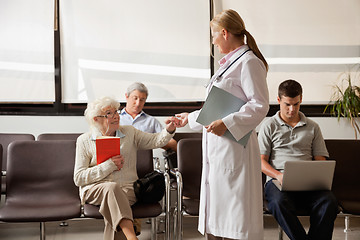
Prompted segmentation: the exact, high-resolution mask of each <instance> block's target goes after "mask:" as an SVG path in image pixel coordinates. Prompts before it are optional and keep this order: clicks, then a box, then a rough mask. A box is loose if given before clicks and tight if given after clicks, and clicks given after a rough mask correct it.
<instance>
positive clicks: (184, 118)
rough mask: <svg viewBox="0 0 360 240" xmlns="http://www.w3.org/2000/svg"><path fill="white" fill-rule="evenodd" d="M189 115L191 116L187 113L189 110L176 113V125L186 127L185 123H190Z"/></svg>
mask: <svg viewBox="0 0 360 240" xmlns="http://www.w3.org/2000/svg"><path fill="white" fill-rule="evenodd" d="M188 116H189V113H187V112H183V113H179V114H176V115H175V117H176V120H175V122H174V124H175V126H176V127H185V125H186V124H188Z"/></svg>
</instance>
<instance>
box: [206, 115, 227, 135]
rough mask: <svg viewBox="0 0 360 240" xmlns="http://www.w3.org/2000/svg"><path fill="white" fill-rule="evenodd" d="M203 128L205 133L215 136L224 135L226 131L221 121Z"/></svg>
mask: <svg viewBox="0 0 360 240" xmlns="http://www.w3.org/2000/svg"><path fill="white" fill-rule="evenodd" d="M205 128H206V129H207V130H206V131H207V132H211V133H213V134H215V135H217V136H222V135H224V133H225V132H226V130H227V127H226V126H225V124H224V122H223V121H222V120H221V119H219V120H216V121H213V122H212V123H210V124H209V125H207V126H205Z"/></svg>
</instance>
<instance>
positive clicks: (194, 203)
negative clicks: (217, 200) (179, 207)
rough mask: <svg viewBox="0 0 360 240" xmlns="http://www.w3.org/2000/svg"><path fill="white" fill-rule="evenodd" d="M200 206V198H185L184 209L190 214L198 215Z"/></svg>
mask: <svg viewBox="0 0 360 240" xmlns="http://www.w3.org/2000/svg"><path fill="white" fill-rule="evenodd" d="M199 206H200V200H199V199H183V207H184V211H185V212H186V213H187V214H189V215H192V216H198V215H199Z"/></svg>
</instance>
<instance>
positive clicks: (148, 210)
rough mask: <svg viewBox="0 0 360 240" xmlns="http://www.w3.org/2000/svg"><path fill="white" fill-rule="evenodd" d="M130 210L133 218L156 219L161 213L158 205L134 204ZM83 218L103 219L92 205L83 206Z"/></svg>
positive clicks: (97, 207)
mask: <svg viewBox="0 0 360 240" xmlns="http://www.w3.org/2000/svg"><path fill="white" fill-rule="evenodd" d="M131 209H132V212H133V217H134V218H152V217H157V216H159V215H160V214H161V213H162V208H161V205H160V203H135V204H134V205H133V206H132V207H131ZM84 216H85V217H89V218H96V219H102V218H103V216H102V215H101V214H100V212H99V206H95V205H92V204H85V205H84Z"/></svg>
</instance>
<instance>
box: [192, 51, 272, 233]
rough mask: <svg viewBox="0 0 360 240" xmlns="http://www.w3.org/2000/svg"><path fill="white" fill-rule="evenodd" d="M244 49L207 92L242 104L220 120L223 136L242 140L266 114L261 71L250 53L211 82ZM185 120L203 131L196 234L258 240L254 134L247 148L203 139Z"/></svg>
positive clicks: (259, 210) (257, 157) (258, 196)
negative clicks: (228, 96) (227, 94)
mask: <svg viewBox="0 0 360 240" xmlns="http://www.w3.org/2000/svg"><path fill="white" fill-rule="evenodd" d="M247 49H248V46H247V45H244V46H242V47H241V48H240V49H239V50H238V51H237V52H236V53H234V55H233V56H232V57H231V58H230V59H229V60H228V61H227V62H226V63H225V64H224V65H223V66H222V67H220V68H219V70H218V71H217V72H216V73H215V74H214V76H213V77H212V81H211V83H210V84H209V86H208V87H207V92H209V91H210V89H211V87H212V86H213V85H215V86H217V87H219V88H222V89H224V90H226V91H228V92H230V93H232V94H233V95H235V96H237V97H239V98H241V99H242V100H244V101H246V102H247V103H246V104H244V105H243V106H242V107H241V109H240V110H239V111H238V112H235V113H233V114H230V115H228V116H227V117H225V118H223V119H222V120H223V122H224V123H225V125H226V127H227V128H228V130H229V131H230V132H231V133H232V135H233V136H234V137H235V138H236V139H237V140H239V139H241V138H242V137H243V136H244V135H245V134H247V133H248V132H249V131H250V130H254V129H255V127H256V126H257V125H258V124H259V123H260V122H261V121H262V120H263V118H264V117H265V116H266V114H267V112H268V109H269V95H268V88H267V83H266V69H265V66H264V65H263V63H262V61H261V60H260V59H258V58H257V57H256V56H255V54H254V53H253V52H252V51H249V52H247V53H245V54H244V55H243V56H242V57H241V58H240V59H239V60H237V61H236V62H235V63H234V64H233V65H232V66H231V67H230V68H229V69H228V70H227V71H226V72H225V73H224V74H223V76H222V78H220V79H219V80H216V77H217V76H218V75H219V74H220V73H221V72H222V71H223V70H224V69H225V68H226V67H227V66H228V65H229V64H230V63H231V62H232V61H233V60H234V59H236V58H237V57H238V56H240V55H241V53H243V52H244V51H245V50H247ZM198 114H199V111H195V112H192V113H190V114H189V116H188V120H189V126H190V128H192V129H194V130H199V129H201V128H203V146H202V148H203V169H202V178H201V193H200V210H199V225H198V230H199V231H200V232H201V233H202V234H204V233H205V232H206V233H210V234H212V235H214V236H219V237H225V238H231V239H251V240H261V239H263V210H262V209H263V200H262V199H263V198H262V186H261V184H262V181H261V165H260V151H259V145H258V141H257V136H256V133H255V130H254V131H253V132H252V134H251V137H250V139H249V141H248V143H247V145H246V147H244V146H242V145H240V144H238V143H236V142H235V141H232V140H229V139H228V138H225V137H223V136H222V137H219V136H216V135H214V134H212V133H207V132H206V129H205V128H204V127H203V126H201V125H200V124H199V123H197V122H196V118H197V116H198Z"/></svg>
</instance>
